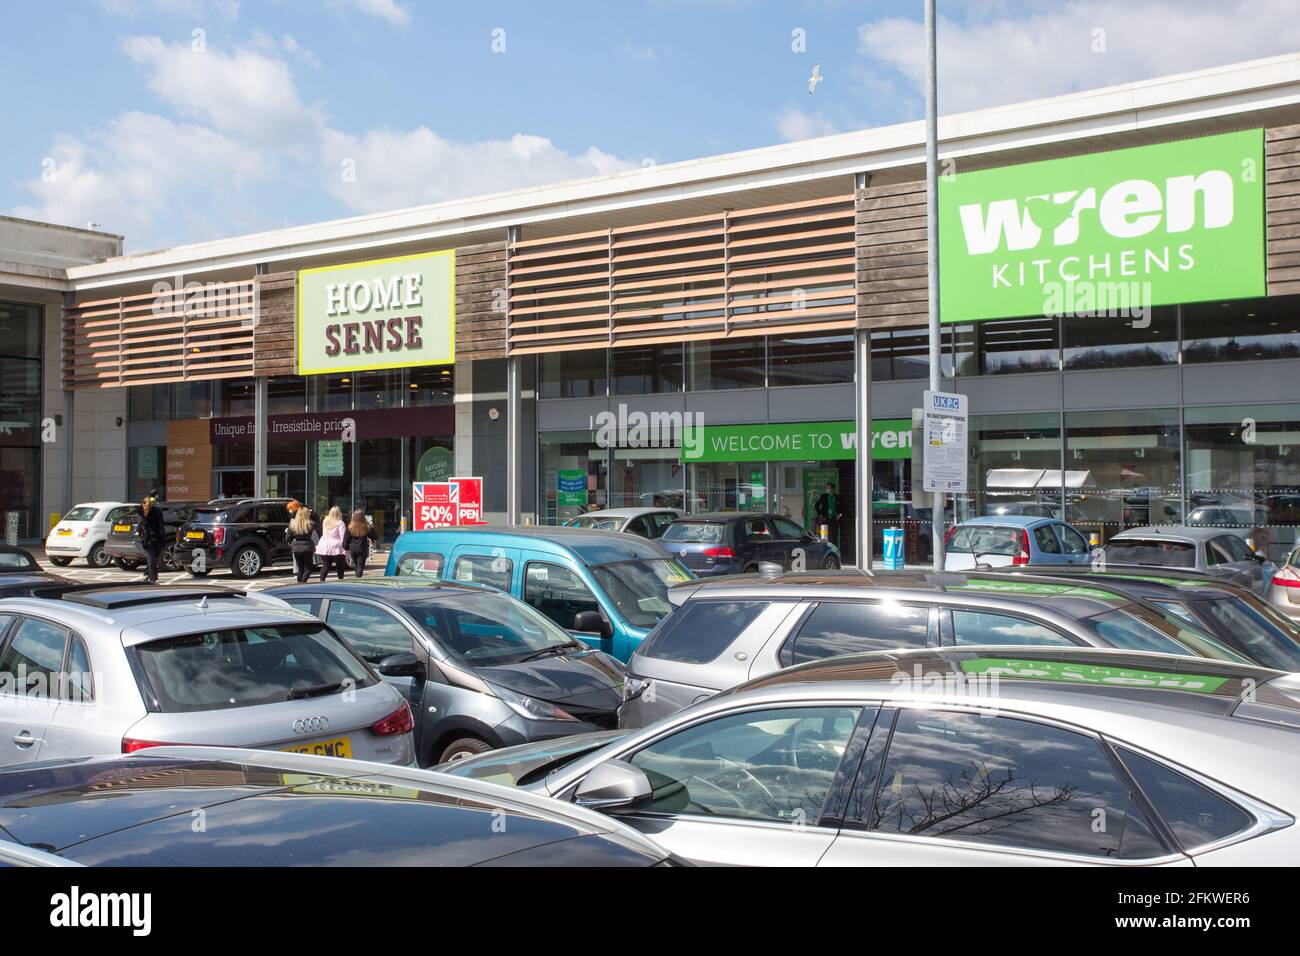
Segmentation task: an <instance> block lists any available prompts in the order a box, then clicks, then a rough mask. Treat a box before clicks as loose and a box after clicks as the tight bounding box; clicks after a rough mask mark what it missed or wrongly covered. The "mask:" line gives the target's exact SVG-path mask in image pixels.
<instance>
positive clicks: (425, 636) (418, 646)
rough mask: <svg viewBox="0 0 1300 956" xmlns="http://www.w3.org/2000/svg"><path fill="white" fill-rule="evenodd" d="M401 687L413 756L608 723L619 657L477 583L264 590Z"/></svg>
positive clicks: (616, 697) (619, 689)
mask: <svg viewBox="0 0 1300 956" xmlns="http://www.w3.org/2000/svg"><path fill="white" fill-rule="evenodd" d="M268 593H270V594H272V595H274V596H275V597H278V598H281V599H283V600H284V601H287V602H288V603H289V605H290V606H291V607H294V608H297V609H298V610H300V611H306V612H307V613H309V614H312V615H315V616H316V617H318V618H320V619H321V620H323V621H325V622H326V623H327V624H329V626H330V627H331V628H333V629H334V631H335V632H336V633H338V634H339V636H340V637H342V638H343V639H344V640H345V641H347V642H348V644H349V645H350V646H351V647H352V649H353V650H354V651H356V653H357V654H359V655H360V656H361V657H362V658H363V659H364V660H365V661H366V662H367V663H369V664H370V665H371V666H373V667H374V668H375V670H377V671H378V672H379V673H380V674H381V675H383V676H384V678H385V679H386V680H387V681H388V682H389V683H391V684H392V685H393V686H394V687H396V688H397V689H398V691H400V692H401V694H402V696H403V697H404V698H406V700H407V702H408V703H409V704H410V705H411V712H412V713H413V714H415V715H416V718H415V753H416V759H417V761H418V762H419V763H420V765H421V766H428V765H431V764H436V763H443V762H446V761H449V760H457V759H459V758H461V757H466V756H470V755H473V754H477V753H483V752H484V751H486V750H491V749H495V748H497V747H504V746H508V745H510V744H517V743H522V742H524V741H529V740H547V739H550V738H553V737H561V736H564V735H566V734H571V733H583V732H586V731H591V730H597V729H600V728H609V727H613V726H614V725H615V724H616V723H617V719H618V717H617V711H618V706H619V704H620V702H621V699H622V694H623V665H622V664H621V663H620V662H619V661H617V660H616V659H614V658H613V657H611V656H609V655H608V654H605V653H604V652H603V651H599V650H594V649H592V648H591V647H588V646H587V645H586V644H583V643H582V642H581V641H575V640H574V639H573V637H572V636H571V635H570V634H569V633H568V632H567V631H565V630H563V629H562V628H560V627H558V626H557V625H556V624H554V623H553V622H552V621H551V620H550V619H549V618H547V617H544V616H543V615H541V614H539V613H538V612H537V611H535V610H533V609H532V608H531V607H529V606H528V605H526V604H524V603H522V602H520V601H517V600H515V599H514V598H512V597H510V596H509V595H508V594H502V593H501V592H500V591H498V590H497V589H496V588H491V587H486V586H483V585H477V584H454V583H451V582H439V581H421V580H419V579H418V578H379V579H373V580H369V581H357V580H355V579H354V580H351V581H339V582H332V583H329V582H327V583H325V584H298V585H288V586H285V587H280V588H273V589H271V590H270V591H269V592H268Z"/></svg>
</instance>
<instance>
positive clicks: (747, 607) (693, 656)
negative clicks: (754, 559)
mask: <svg viewBox="0 0 1300 956" xmlns="http://www.w3.org/2000/svg"><path fill="white" fill-rule="evenodd" d="M767 607H768V602H767V601H688V602H687V603H686V606H685V607H683V608H681V609H679V610H678V611H677V612H676V613H674V614H673V615H672V616H671V617H669V618H668V620H667V621H666V622H665V623H664V625H663V627H661V628H659V630H657V631H654V632H653V633H652V634H650V636H649V637H647V638H646V639H645V640H644V641H642V642H641V646H640V647H638V648H637V651H636V652H637V655H638V656H640V657H649V658H652V659H654V660H661V661H677V662H678V663H681V664H707V663H709V661H712V660H716V659H717V657H718V655H719V654H721V653H722V652H723V651H725V650H726V649H727V648H728V647H730V646H731V643H732V641H734V640H735V639H736V638H737V637H739V636H740V635H741V633H742V632H743V631H744V630H745V628H747V627H749V625H751V624H753V623H754V621H756V620H757V619H758V616H759V615H760V614H762V613H763V611H764V610H765V609H766V608H767Z"/></svg>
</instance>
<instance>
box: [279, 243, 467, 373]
mask: <svg viewBox="0 0 1300 956" xmlns="http://www.w3.org/2000/svg"><path fill="white" fill-rule="evenodd" d="M296 308H297V320H296V324H297V342H298V346H297V353H298V374H299V375H324V374H326V373H331V372H334V373H337V372H364V371H374V370H377V369H388V368H407V367H409V366H413V365H449V364H451V363H452V362H453V361H454V360H455V358H456V341H455V340H456V252H455V250H453V249H447V250H443V251H441V252H427V253H420V254H417V255H411V256H397V257H395V258H391V259H372V260H369V261H366V262H350V263H348V264H346V265H339V266H321V267H319V268H316V269H303V270H301V271H300V272H299V273H298V287H297V306H296Z"/></svg>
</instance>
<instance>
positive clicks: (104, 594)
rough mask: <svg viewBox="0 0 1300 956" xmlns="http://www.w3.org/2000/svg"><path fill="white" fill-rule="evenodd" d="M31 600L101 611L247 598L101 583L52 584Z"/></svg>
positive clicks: (209, 589) (215, 588)
mask: <svg viewBox="0 0 1300 956" xmlns="http://www.w3.org/2000/svg"><path fill="white" fill-rule="evenodd" d="M32 597H38V598H56V599H60V600H63V601H68V602H71V603H73V604H84V605H85V606H87V607H93V608H98V609H99V610H102V611H112V610H116V609H118V608H125V607H140V606H143V605H147V604H167V603H171V602H175V601H185V600H190V599H195V598H199V599H201V598H239V599H247V598H248V594H247V593H245V592H244V591H239V590H236V589H234V588H225V587H221V586H220V585H215V584H210V585H190V586H182V585H168V586H164V585H150V584H134V583H123V584H116V585H103V584H67V585H62V584H52V585H49V586H47V587H40V588H33V589H32Z"/></svg>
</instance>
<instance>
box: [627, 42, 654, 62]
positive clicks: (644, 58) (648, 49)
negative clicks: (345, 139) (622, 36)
mask: <svg viewBox="0 0 1300 956" xmlns="http://www.w3.org/2000/svg"><path fill="white" fill-rule="evenodd" d="M623 54H624V55H625V56H626V57H627V58H628V59H630V60H634V61H635V62H637V63H652V62H654V60H655V59H657V58H658V54H657V53H656V52H655V48H654V47H652V46H637V45H636V44H635V43H633V42H632V41H631V40H628V41H627V42H626V43H624V44H623Z"/></svg>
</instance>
